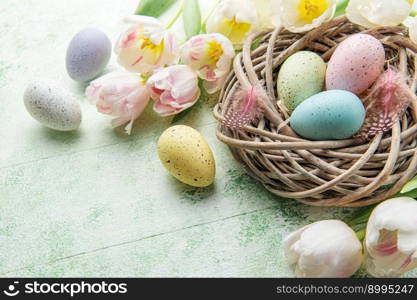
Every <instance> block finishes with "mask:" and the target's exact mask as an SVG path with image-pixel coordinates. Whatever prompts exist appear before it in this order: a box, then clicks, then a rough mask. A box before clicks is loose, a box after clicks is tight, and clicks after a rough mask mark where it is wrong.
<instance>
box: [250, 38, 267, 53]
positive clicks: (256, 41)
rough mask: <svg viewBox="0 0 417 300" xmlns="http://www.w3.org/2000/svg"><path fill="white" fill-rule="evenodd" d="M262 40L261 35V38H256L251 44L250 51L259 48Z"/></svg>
mask: <svg viewBox="0 0 417 300" xmlns="http://www.w3.org/2000/svg"><path fill="white" fill-rule="evenodd" d="M263 38H264V36H263V35H261V36H259V37H257V38H256V39H255V40H254V41H253V42H252V45H250V49H251V50H252V51H253V50H255V49H256V48H258V47H259V44H260V43H261V42H262V39H263Z"/></svg>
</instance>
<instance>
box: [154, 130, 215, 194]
mask: <svg viewBox="0 0 417 300" xmlns="http://www.w3.org/2000/svg"><path fill="white" fill-rule="evenodd" d="M158 154H159V158H160V160H161V163H162V164H163V165H164V167H165V168H166V169H167V170H168V172H169V173H170V174H171V175H172V176H174V177H175V178H177V179H178V180H179V181H181V182H183V183H185V184H188V185H191V186H194V187H206V186H209V185H211V184H212V183H213V181H214V176H215V173H216V166H215V161H214V157H213V153H212V151H211V149H210V146H209V144H208V143H207V142H206V140H205V139H204V138H203V136H202V135H201V134H200V133H199V132H198V131H196V130H195V129H193V128H191V127H188V126H184V125H179V126H173V127H170V128H168V129H167V130H165V131H164V133H163V134H162V135H161V137H160V138H159V141H158Z"/></svg>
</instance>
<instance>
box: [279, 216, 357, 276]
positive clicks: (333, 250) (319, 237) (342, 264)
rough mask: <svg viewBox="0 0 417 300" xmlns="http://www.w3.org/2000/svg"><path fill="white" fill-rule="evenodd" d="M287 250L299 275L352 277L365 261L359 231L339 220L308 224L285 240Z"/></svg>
mask: <svg viewBox="0 0 417 300" xmlns="http://www.w3.org/2000/svg"><path fill="white" fill-rule="evenodd" d="M284 252H285V256H286V257H287V260H288V262H289V264H290V267H291V268H292V270H293V271H294V273H295V275H296V276H297V277H337V278H343V277H350V276H352V275H353V274H354V273H355V272H356V271H357V270H358V269H359V267H360V265H361V263H362V257H363V255H362V245H361V243H360V241H359V239H358V237H357V236H356V234H355V232H354V231H353V230H352V229H351V228H350V227H349V226H348V225H346V224H345V223H343V222H342V221H338V220H325V221H320V222H316V223H313V224H310V225H307V226H305V227H303V228H301V229H299V230H297V231H295V232H293V233H291V234H290V235H289V236H288V237H287V238H286V239H285V240H284Z"/></svg>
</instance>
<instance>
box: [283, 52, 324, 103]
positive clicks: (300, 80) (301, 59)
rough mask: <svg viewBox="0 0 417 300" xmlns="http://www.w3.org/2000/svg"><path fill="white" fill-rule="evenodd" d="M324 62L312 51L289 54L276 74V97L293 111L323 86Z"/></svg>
mask: <svg viewBox="0 0 417 300" xmlns="http://www.w3.org/2000/svg"><path fill="white" fill-rule="evenodd" d="M325 76H326V63H325V62H324V61H323V59H322V58H321V57H320V56H319V55H317V54H316V53H314V52H310V51H300V52H297V53H295V54H293V55H291V56H290V57H289V58H288V59H287V60H286V61H285V62H284V63H283V64H282V66H281V69H280V71H279V74H278V84H277V89H278V97H279V99H280V100H281V101H282V103H283V104H284V106H285V107H286V108H287V109H288V110H290V111H293V110H294V109H295V108H296V107H297V106H298V105H299V104H300V103H301V102H303V101H304V100H306V99H307V98H308V97H310V96H313V95H314V94H317V93H319V92H321V91H322V90H323V88H324V79H325Z"/></svg>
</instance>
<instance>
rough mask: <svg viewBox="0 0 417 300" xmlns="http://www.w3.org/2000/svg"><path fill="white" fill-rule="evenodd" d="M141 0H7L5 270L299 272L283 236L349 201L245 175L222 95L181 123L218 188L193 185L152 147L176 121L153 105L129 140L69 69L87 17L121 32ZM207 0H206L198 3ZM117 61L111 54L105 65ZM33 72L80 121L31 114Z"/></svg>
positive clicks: (1, 266) (0, 270)
mask: <svg viewBox="0 0 417 300" xmlns="http://www.w3.org/2000/svg"><path fill="white" fill-rule="evenodd" d="M137 2H138V0H118V1H116V0H89V1H85V0H60V1H56V0H37V1H36V0H19V1H17V0H0V40H1V44H0V101H1V102H0V103H1V109H0V276H2V277H16V276H46V277H50V276H51V277H53V276H67V277H68V276H103V277H109V276H111V277H114V276H154V277H159V276H183V277H191V276H205V277H206V276H207V277H226V276H251V277H281V276H292V274H291V272H290V270H289V268H288V267H287V265H286V263H285V260H284V257H283V251H282V248H281V242H282V239H283V236H285V235H286V234H287V233H289V232H290V231H292V230H295V229H297V228H298V227H299V226H302V225H305V224H308V223H310V222H313V221H316V220H321V219H326V218H342V219H349V218H350V216H351V214H352V213H353V210H350V209H329V208H326V209H321V208H311V207H307V206H304V205H301V204H298V203H296V202H295V201H291V200H284V199H279V198H277V197H275V196H273V195H271V194H270V193H268V192H267V191H266V190H265V189H264V188H263V187H262V186H261V185H260V184H258V183H257V182H255V181H254V180H252V179H251V178H250V177H248V176H247V175H246V174H245V172H244V171H243V169H242V167H241V166H239V165H238V164H237V163H236V162H235V161H234V160H233V158H232V156H231V154H230V153H229V151H228V149H227V148H226V146H224V145H223V144H221V143H220V142H219V141H217V140H216V138H215V126H216V123H215V120H214V118H213V117H212V114H211V109H212V107H213V105H214V102H215V99H214V100H211V101H206V102H205V103H201V104H200V105H198V106H197V107H196V108H195V109H194V111H193V112H192V113H191V114H190V115H188V116H187V117H186V118H185V119H184V120H182V121H181V123H183V124H186V125H190V126H192V127H194V128H196V129H198V130H199V131H200V132H201V133H202V134H203V135H204V136H205V137H206V139H207V140H208V142H209V143H210V145H211V147H212V148H213V150H214V154H215V158H216V162H217V176H216V181H215V184H214V186H212V187H210V188H206V189H196V188H191V187H188V186H185V185H183V184H181V183H179V182H177V181H176V180H174V179H173V178H172V177H171V176H170V175H168V174H167V173H166V172H165V170H164V169H163V167H162V166H161V164H160V163H159V160H158V156H157V153H156V142H157V139H158V137H159V135H160V134H161V133H162V131H163V130H164V129H166V128H167V127H169V126H170V123H171V121H172V120H171V119H170V118H167V119H161V118H159V117H158V116H156V115H155V114H154V113H153V111H152V108H151V107H148V109H147V110H146V112H145V113H144V115H143V117H141V119H139V120H138V121H137V122H136V124H135V126H134V130H133V134H132V135H131V136H126V135H125V134H124V133H123V130H121V129H117V130H112V129H111V128H110V118H109V117H107V116H103V115H100V114H98V113H97V112H96V111H95V108H94V107H93V106H91V105H90V104H88V103H87V102H86V99H85V97H84V89H85V87H86V85H83V84H77V83H75V82H73V81H71V80H70V79H69V78H68V76H67V74H66V71H65V51H66V47H67V44H68V42H69V40H70V39H71V38H72V36H73V35H74V34H75V33H77V32H78V31H79V30H81V29H83V28H84V27H87V26H93V27H98V28H100V29H102V30H103V31H105V32H106V33H107V34H108V35H109V37H110V38H111V40H112V41H115V40H116V38H117V36H118V34H119V33H120V32H121V31H122V30H123V29H124V28H125V25H124V24H123V23H122V21H121V20H122V18H123V17H124V16H126V15H129V14H131V13H132V12H133V11H134V9H135V7H136V5H137ZM212 2H213V1H202V6H203V8H204V9H203V11H207V10H208V7H210V5H211V3H212ZM174 9H175V8H174ZM166 19H167V17H165V18H164V20H166ZM177 28H178V29H177V30H178V31H179V30H180V29H179V28H181V22H179V23H178V24H177ZM116 69H118V66H117V64H116V63H115V58H114V56H113V57H112V60H111V63H110V64H109V66H108V68H107V69H106V72H108V71H111V70H116ZM37 78H51V79H56V80H58V81H60V82H61V83H62V85H63V86H65V87H66V88H68V89H69V90H71V92H73V93H74V94H75V95H76V96H77V98H78V99H79V101H80V103H81V105H82V108H83V113H84V115H83V123H82V127H81V129H80V130H79V131H77V132H73V133H59V132H54V131H52V130H49V129H46V128H44V127H42V126H40V124H38V123H37V122H36V121H34V120H33V119H31V117H30V116H29V115H28V113H27V112H26V111H25V108H24V106H23V100H22V95H23V92H24V89H25V87H26V85H27V83H28V82H30V81H31V80H33V79H37ZM411 275H412V274H411ZM411 275H410V276H411Z"/></svg>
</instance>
